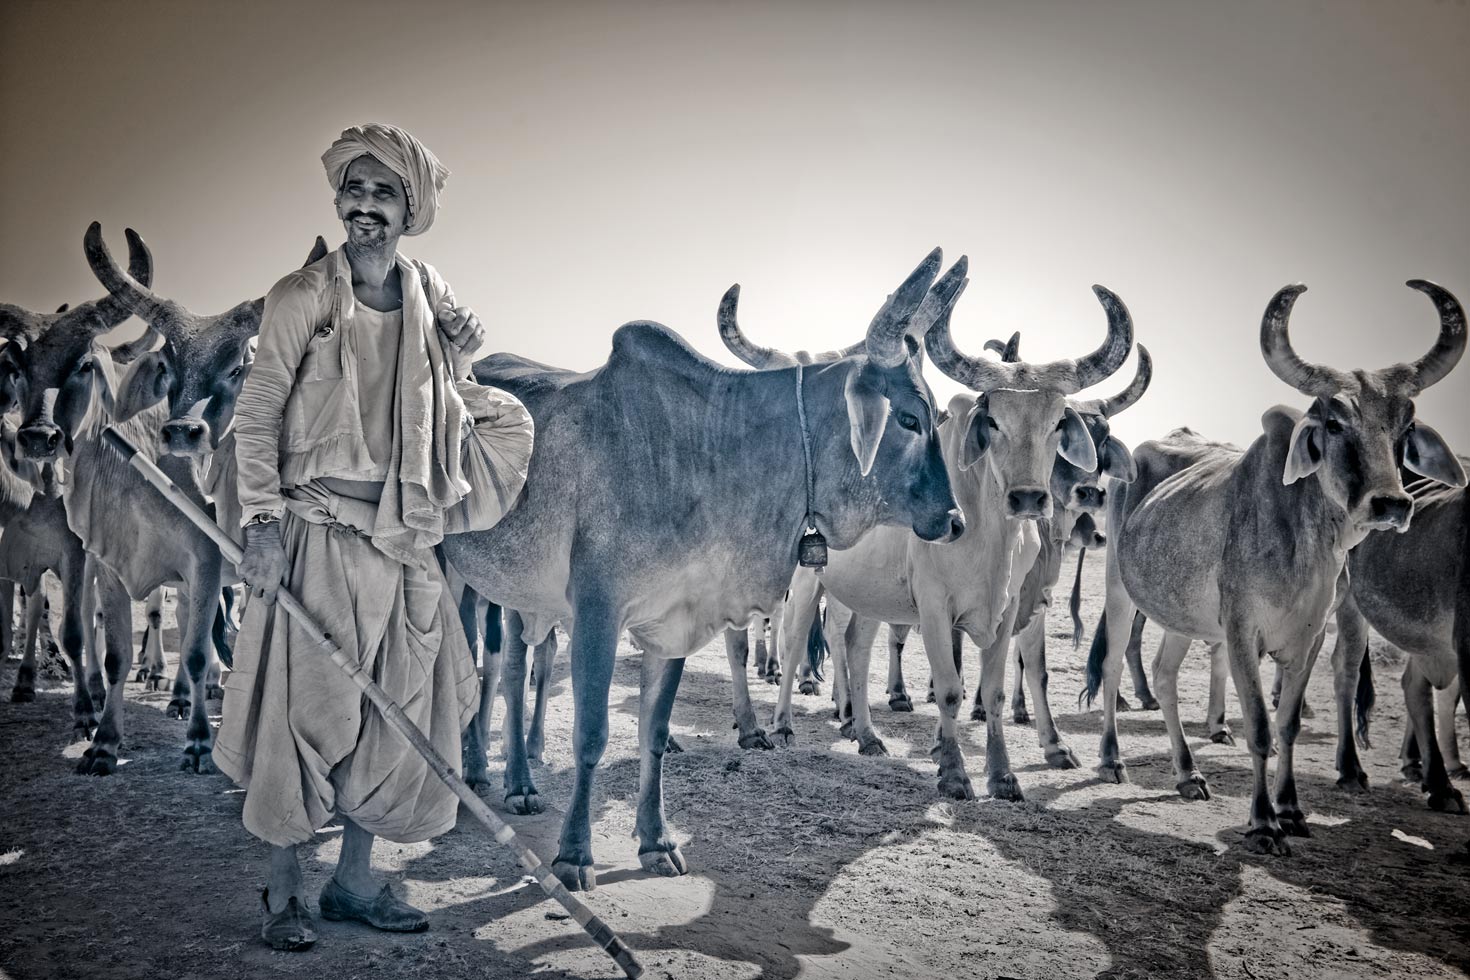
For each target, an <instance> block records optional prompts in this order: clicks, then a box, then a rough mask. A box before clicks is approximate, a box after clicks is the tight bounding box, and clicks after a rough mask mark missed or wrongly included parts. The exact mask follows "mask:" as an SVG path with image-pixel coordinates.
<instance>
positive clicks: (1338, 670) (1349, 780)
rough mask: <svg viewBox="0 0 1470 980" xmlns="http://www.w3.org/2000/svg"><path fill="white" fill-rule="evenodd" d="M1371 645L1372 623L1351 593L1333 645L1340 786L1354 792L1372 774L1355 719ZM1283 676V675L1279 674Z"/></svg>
mask: <svg viewBox="0 0 1470 980" xmlns="http://www.w3.org/2000/svg"><path fill="white" fill-rule="evenodd" d="M1367 647H1368V622H1367V620H1365V619H1364V618H1363V614H1362V612H1360V611H1359V609H1358V605H1357V603H1356V602H1355V601H1353V597H1352V595H1351V594H1349V595H1346V596H1344V597H1343V600H1342V602H1341V603H1340V604H1339V605H1338V607H1337V642H1336V643H1335V644H1334V645H1333V647H1332V695H1333V698H1334V699H1335V700H1336V701H1337V785H1338V787H1339V788H1341V789H1345V790H1347V791H1348V792H1350V793H1361V792H1363V791H1364V790H1366V789H1367V788H1368V774H1367V773H1366V772H1364V771H1363V766H1362V763H1361V762H1360V761H1359V759H1358V743H1357V740H1356V739H1354V738H1353V719H1354V708H1355V702H1356V699H1357V695H1358V674H1359V671H1360V669H1361V667H1362V663H1363V651H1364V650H1366V649H1367ZM1278 676H1279V674H1278Z"/></svg>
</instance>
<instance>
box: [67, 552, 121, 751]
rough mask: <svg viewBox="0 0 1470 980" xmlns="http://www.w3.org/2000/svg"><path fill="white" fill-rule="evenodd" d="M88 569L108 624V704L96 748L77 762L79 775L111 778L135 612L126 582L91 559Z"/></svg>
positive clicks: (105, 668)
mask: <svg viewBox="0 0 1470 980" xmlns="http://www.w3.org/2000/svg"><path fill="white" fill-rule="evenodd" d="M87 569H88V574H87V575H86V576H85V578H86V581H87V583H88V587H89V588H91V587H93V583H95V588H96V589H97V604H98V605H99V606H100V607H101V608H102V616H103V618H104V619H105V620H106V623H107V627H106V632H107V637H106V644H107V652H106V655H105V656H104V658H103V663H102V674H103V678H104V680H105V681H106V683H107V701H106V703H105V704H104V705H103V707H102V717H101V718H99V719H98V721H97V731H96V733H95V734H94V735H93V736H92V745H91V747H90V748H88V749H87V751H86V752H85V753H84V754H83V755H82V758H81V761H80V762H78V763H77V772H79V773H82V774H91V775H93V776H109V775H111V774H112V773H113V772H115V771H117V754H118V751H119V749H120V748H121V746H122V736H123V705H124V703H125V699H124V697H123V684H124V683H126V681H127V679H128V671H129V670H130V669H131V668H132V665H133V664H132V661H133V609H132V602H131V601H130V600H129V599H128V593H127V590H126V589H124V588H123V584H122V582H120V581H118V579H117V576H115V575H113V574H112V572H110V571H109V570H108V569H107V568H106V566H104V565H103V564H102V563H101V562H98V561H95V560H93V559H91V558H90V557H89V558H88V560H87Z"/></svg>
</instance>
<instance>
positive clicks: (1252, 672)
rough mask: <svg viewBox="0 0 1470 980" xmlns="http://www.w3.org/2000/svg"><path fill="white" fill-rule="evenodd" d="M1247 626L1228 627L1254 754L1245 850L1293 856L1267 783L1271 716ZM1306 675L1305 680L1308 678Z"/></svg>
mask: <svg viewBox="0 0 1470 980" xmlns="http://www.w3.org/2000/svg"><path fill="white" fill-rule="evenodd" d="M1253 636H1254V634H1253V632H1252V631H1251V628H1250V626H1249V625H1248V624H1241V625H1237V624H1235V623H1234V622H1228V623H1227V629H1226V637H1227V639H1226V644H1225V651H1226V656H1227V657H1228V658H1229V660H1230V677H1231V680H1232V681H1234V683H1235V696H1236V699H1237V700H1238V701H1239V702H1240V713H1241V725H1242V727H1243V728H1244V729H1245V744H1246V747H1247V748H1248V749H1250V753H1251V768H1252V775H1253V780H1252V786H1251V816H1250V829H1249V830H1248V831H1246V834H1245V841H1244V844H1245V848H1246V850H1248V851H1252V852H1255V853H1257V854H1272V853H1275V854H1281V855H1289V854H1291V847H1290V845H1288V844H1287V842H1286V833H1285V831H1283V830H1282V829H1281V824H1280V823H1278V822H1277V820H1276V808H1275V807H1274V806H1272V805H1271V796H1270V792H1269V789H1268V785H1267V780H1266V759H1267V757H1268V756H1269V755H1270V753H1271V715H1270V712H1269V710H1268V709H1267V707H1266V694H1265V691H1263V690H1262V689H1261V670H1260V651H1259V649H1258V648H1257V646H1256V644H1255V642H1254V640H1253ZM1305 676H1306V673H1305V672H1303V674H1302V677H1303V678H1305Z"/></svg>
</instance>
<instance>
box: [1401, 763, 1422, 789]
mask: <svg viewBox="0 0 1470 980" xmlns="http://www.w3.org/2000/svg"><path fill="white" fill-rule="evenodd" d="M1399 772H1401V773H1403V776H1404V782H1406V783H1414V784H1415V785H1423V783H1424V768H1423V767H1422V766H1420V765H1419V763H1417V762H1411V763H1409V764H1408V765H1407V766H1404V767H1403V768H1401V769H1400V770H1399Z"/></svg>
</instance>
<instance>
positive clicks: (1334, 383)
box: [1261, 282, 1345, 398]
mask: <svg viewBox="0 0 1470 980" xmlns="http://www.w3.org/2000/svg"><path fill="white" fill-rule="evenodd" d="M1306 291H1307V287H1306V284H1305V283H1300V282H1299V283H1295V284H1293V285H1290V286H1282V287H1281V288H1280V289H1279V290H1277V292H1276V295H1275V296H1273V297H1271V302H1270V303H1269V304H1268V305H1267V306H1266V313H1265V315H1264V316H1262V317H1261V355H1262V356H1263V357H1265V359H1266V366H1267V367H1269V368H1270V369H1271V373H1273V374H1275V375H1276V377H1278V378H1280V379H1281V380H1282V381H1285V382H1286V383H1287V384H1289V385H1291V386H1292V387H1293V388H1295V389H1296V390H1297V391H1299V392H1301V393H1302V394H1304V395H1308V396H1310V397H1312V398H1326V397H1330V396H1331V395H1332V394H1333V393H1335V392H1337V391H1339V390H1340V389H1341V388H1342V387H1343V386H1344V383H1345V382H1344V379H1343V378H1342V376H1341V374H1339V373H1338V372H1337V371H1335V370H1333V369H1332V368H1330V367H1324V366H1322V365H1320V364H1309V363H1307V362H1306V361H1304V360H1302V359H1301V357H1300V356H1298V355H1297V352H1296V351H1295V350H1293V349H1292V346H1291V335H1290V334H1289V333H1288V332H1287V323H1288V321H1289V320H1290V319H1291V308H1292V307H1293V306H1294V305H1296V298H1297V297H1298V296H1300V295H1301V294H1302V293H1304V292H1306Z"/></svg>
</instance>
